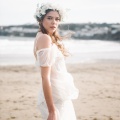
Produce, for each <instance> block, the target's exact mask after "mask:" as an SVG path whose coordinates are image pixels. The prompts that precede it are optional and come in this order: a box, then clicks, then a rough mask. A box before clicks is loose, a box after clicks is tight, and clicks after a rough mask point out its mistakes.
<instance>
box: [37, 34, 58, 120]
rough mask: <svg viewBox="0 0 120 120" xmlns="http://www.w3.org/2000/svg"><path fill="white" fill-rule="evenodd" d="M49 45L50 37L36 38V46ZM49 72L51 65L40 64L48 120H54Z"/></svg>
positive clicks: (41, 47) (44, 46) (45, 46)
mask: <svg viewBox="0 0 120 120" xmlns="http://www.w3.org/2000/svg"><path fill="white" fill-rule="evenodd" d="M49 47H51V39H50V37H49V36H46V35H43V36H41V37H40V38H39V39H38V42H37V48H38V49H43V48H49ZM50 72H51V67H50V66H47V67H43V66H41V77H42V86H43V92H44V96H45V100H46V104H47V107H48V111H49V116H48V120H53V119H54V120H56V115H55V114H56V110H55V106H54V102H53V97H52V89H51V82H50Z"/></svg>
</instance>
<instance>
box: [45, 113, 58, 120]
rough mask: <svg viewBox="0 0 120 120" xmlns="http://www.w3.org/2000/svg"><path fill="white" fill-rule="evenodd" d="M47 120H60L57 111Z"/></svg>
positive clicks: (50, 114)
mask: <svg viewBox="0 0 120 120" xmlns="http://www.w3.org/2000/svg"><path fill="white" fill-rule="evenodd" d="M47 120H58V118H57V111H54V112H51V113H49V115H48V119H47Z"/></svg>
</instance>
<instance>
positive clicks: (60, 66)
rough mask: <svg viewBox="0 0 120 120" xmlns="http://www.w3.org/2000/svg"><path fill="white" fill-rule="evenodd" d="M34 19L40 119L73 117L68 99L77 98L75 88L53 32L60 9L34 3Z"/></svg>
mask: <svg viewBox="0 0 120 120" xmlns="http://www.w3.org/2000/svg"><path fill="white" fill-rule="evenodd" d="M35 18H36V19H37V21H38V23H39V26H40V29H39V32H38V33H37V35H36V39H35V43H34V55H35V58H36V63H37V64H36V65H37V66H38V67H40V74H41V78H42V85H41V88H40V92H39V97H38V108H39V109H40V112H41V116H42V118H43V120H76V115H75V111H74V108H73V104H72V101H71V100H72V99H76V98H77V97H78V89H77V88H76V87H75V86H74V83H73V78H72V76H71V74H70V73H68V72H67V69H66V66H65V61H64V57H65V56H66V55H67V54H66V53H67V52H66V50H65V48H64V46H63V44H61V39H62V38H61V37H60V36H59V34H57V28H58V25H59V23H60V21H61V20H62V19H63V12H62V10H61V9H58V6H56V7H55V6H54V5H52V4H48V3H47V4H42V5H41V6H40V7H39V6H38V8H37V10H36V13H35Z"/></svg>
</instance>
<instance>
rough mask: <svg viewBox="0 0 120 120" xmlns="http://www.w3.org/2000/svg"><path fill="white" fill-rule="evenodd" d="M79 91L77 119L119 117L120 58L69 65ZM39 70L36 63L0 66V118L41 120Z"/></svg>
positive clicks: (76, 109)
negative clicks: (38, 107) (38, 105)
mask: <svg viewBox="0 0 120 120" xmlns="http://www.w3.org/2000/svg"><path fill="white" fill-rule="evenodd" d="M66 66H67V69H68V72H70V73H71V74H72V76H73V78H74V82H75V85H76V87H77V88H78V89H79V91H80V94H79V97H78V99H76V100H73V104H74V108H75V112H76V115H77V120H120V114H119V113H120V106H119V103H120V61H115V60H114V61H110V60H106V61H102V60H101V61H97V62H96V63H79V64H66ZM40 79H41V78H40V73H39V69H37V68H36V67H35V66H34V65H17V66H11V65H9V66H0V95H1V97H0V119H1V120H11V119H14V120H22V119H24V120H41V116H40V112H39V110H38V109H37V106H36V104H37V95H38V91H39V86H40V84H41V82H40Z"/></svg>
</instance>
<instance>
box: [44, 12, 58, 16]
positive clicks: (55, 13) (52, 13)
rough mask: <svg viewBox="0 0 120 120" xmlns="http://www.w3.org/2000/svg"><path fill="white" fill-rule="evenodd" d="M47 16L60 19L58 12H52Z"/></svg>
mask: <svg viewBox="0 0 120 120" xmlns="http://www.w3.org/2000/svg"><path fill="white" fill-rule="evenodd" d="M47 16H51V17H60V15H59V13H58V12H57V11H50V12H48V13H47V14H46V17H47Z"/></svg>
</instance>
